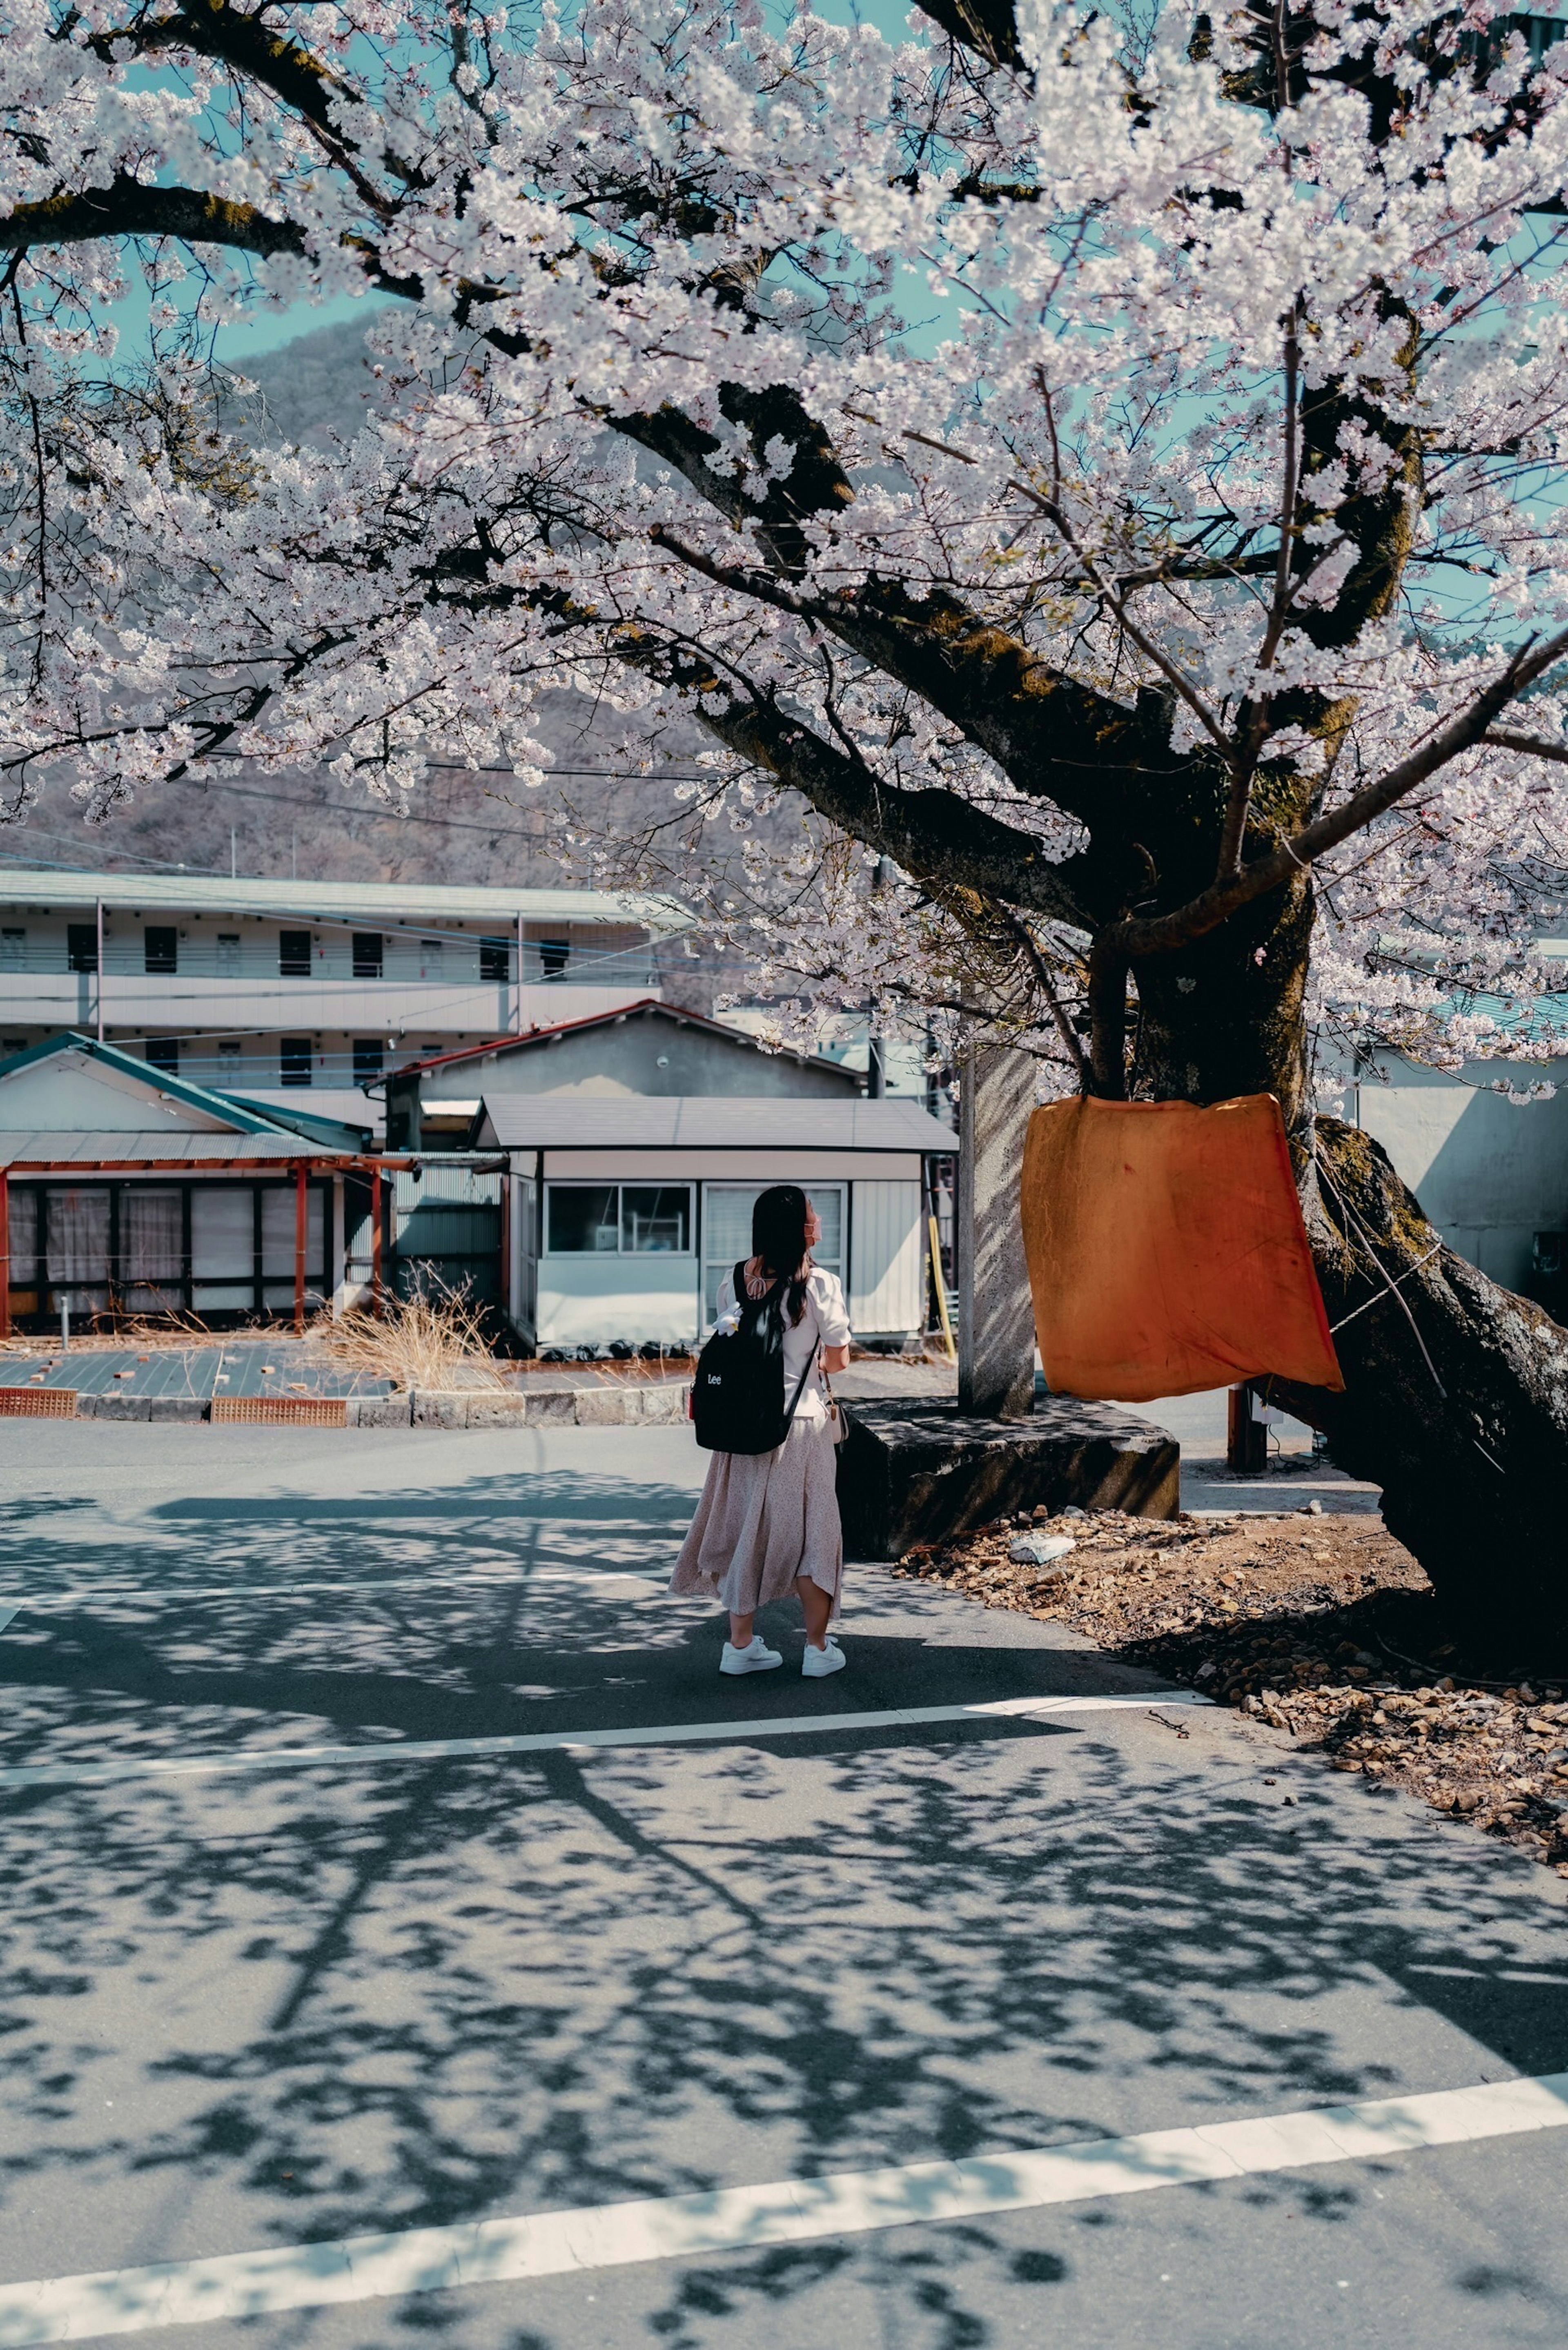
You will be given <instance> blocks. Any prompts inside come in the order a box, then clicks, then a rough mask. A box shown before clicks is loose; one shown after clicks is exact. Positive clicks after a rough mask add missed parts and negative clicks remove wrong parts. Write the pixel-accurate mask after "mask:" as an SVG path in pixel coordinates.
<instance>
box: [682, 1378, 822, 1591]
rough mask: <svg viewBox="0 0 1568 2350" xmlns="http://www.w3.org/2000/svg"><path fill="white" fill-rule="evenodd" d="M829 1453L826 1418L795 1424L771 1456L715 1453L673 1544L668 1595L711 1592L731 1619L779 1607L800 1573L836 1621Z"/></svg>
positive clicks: (762, 1453) (755, 1453) (804, 1420)
mask: <svg viewBox="0 0 1568 2350" xmlns="http://www.w3.org/2000/svg"><path fill="white" fill-rule="evenodd" d="M837 1461H838V1449H837V1447H836V1444H835V1443H834V1441H833V1434H832V1430H830V1428H829V1427H828V1424H827V1422H826V1419H796V1420H795V1421H794V1423H793V1424H792V1426H791V1428H790V1432H789V1434H788V1436H787V1437H786V1438H785V1439H784V1442H783V1443H782V1444H781V1445H780V1446H779V1447H778V1449H777V1451H774V1452H752V1453H748V1452H715V1453H714V1454H713V1455H712V1457H711V1460H710V1461H709V1463H708V1482H707V1483H706V1484H705V1485H704V1486H703V1488H702V1498H701V1501H700V1502H699V1503H698V1504H697V1514H696V1516H695V1517H694V1518H693V1519H692V1521H691V1530H690V1532H689V1533H688V1534H687V1536H686V1540H685V1541H684V1543H682V1544H681V1546H680V1557H679V1558H678V1559H677V1560H676V1562H675V1572H674V1574H673V1575H671V1577H670V1590H671V1591H672V1592H678V1593H691V1592H699V1591H709V1592H711V1593H712V1595H713V1596H714V1597H715V1598H716V1599H717V1600H718V1601H719V1603H720V1605H721V1607H726V1608H728V1609H729V1612H730V1614H731V1615H732V1616H749V1615H751V1614H752V1612H753V1609H754V1608H757V1607H767V1606H768V1605H769V1603H770V1602H771V1601H773V1600H774V1599H786V1598H788V1596H790V1588H791V1586H792V1585H793V1584H794V1581H795V1578H796V1576H797V1575H805V1576H808V1577H809V1579H810V1580H811V1581H812V1582H813V1583H815V1584H819V1585H820V1586H821V1587H822V1589H823V1590H824V1591H826V1592H828V1593H830V1594H831V1596H832V1599H833V1613H834V1615H835V1616H836V1615H837V1613H838V1591H839V1586H840V1584H841V1583H842V1582H843V1580H844V1529H843V1527H842V1526H841V1524H840V1523H839V1518H838V1492H837V1486H836V1473H837Z"/></svg>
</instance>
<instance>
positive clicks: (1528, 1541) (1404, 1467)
mask: <svg viewBox="0 0 1568 2350" xmlns="http://www.w3.org/2000/svg"><path fill="white" fill-rule="evenodd" d="M1316 1145H1317V1148H1316V1153H1315V1158H1314V1161H1313V1163H1311V1164H1310V1165H1309V1166H1308V1167H1307V1168H1306V1170H1304V1175H1303V1208H1304V1210H1305V1212H1306V1219H1307V1230H1308V1232H1309V1233H1310V1235H1311V1238H1312V1243H1313V1254H1314V1259H1315V1261H1316V1264H1317V1271H1318V1279H1319V1281H1320V1282H1321V1284H1322V1285H1323V1294H1324V1303H1325V1305H1327V1307H1328V1318H1329V1321H1330V1323H1331V1324H1338V1325H1340V1327H1339V1328H1337V1329H1336V1330H1335V1332H1334V1346H1335V1347H1336V1348H1337V1350H1338V1353H1339V1363H1340V1368H1341V1370H1342V1371H1343V1372H1344V1374H1345V1393H1344V1394H1343V1395H1330V1394H1327V1393H1325V1392H1324V1391H1323V1390H1321V1389H1316V1388H1314V1389H1309V1390H1285V1389H1282V1390H1281V1393H1280V1400H1281V1402H1282V1403H1283V1404H1285V1405H1286V1407H1287V1408H1288V1409H1295V1410H1296V1411H1298V1412H1299V1413H1301V1414H1302V1415H1303V1417H1304V1418H1306V1419H1309V1420H1311V1421H1312V1422H1313V1423H1314V1425H1315V1426H1317V1427H1320V1428H1322V1429H1323V1430H1324V1432H1325V1433H1326V1435H1327V1437H1328V1440H1329V1443H1330V1445H1331V1446H1332V1447H1333V1451H1334V1459H1335V1460H1336V1461H1338V1462H1339V1464H1340V1466H1341V1467H1342V1468H1344V1469H1346V1470H1348V1471H1350V1472H1351V1474H1352V1475H1354V1476H1358V1477H1366V1478H1371V1479H1374V1480H1375V1481H1376V1482H1377V1483H1378V1484H1380V1485H1381V1486H1382V1488H1383V1515H1384V1519H1385V1522H1386V1524H1387V1527H1388V1530H1389V1532H1390V1534H1395V1535H1397V1537H1398V1539H1399V1540H1400V1541H1401V1542H1402V1543H1403V1544H1405V1545H1406V1547H1407V1549H1408V1550H1409V1551H1411V1552H1412V1553H1413V1554H1414V1555H1415V1556H1416V1557H1417V1558H1418V1559H1419V1560H1420V1562H1421V1565H1423V1566H1424V1567H1425V1568H1426V1570H1427V1573H1428V1575H1429V1576H1430V1578H1431V1581H1432V1584H1433V1586H1434V1588H1435V1589H1436V1591H1437V1593H1438V1597H1439V1598H1440V1599H1441V1601H1442V1602H1443V1605H1444V1607H1445V1608H1446V1609H1447V1610H1448V1611H1449V1614H1450V1615H1451V1616H1452V1617H1454V1618H1455V1620H1456V1622H1458V1623H1460V1624H1462V1625H1463V1627H1464V1628H1465V1630H1466V1632H1467V1634H1468V1635H1469V1637H1470V1638H1478V1637H1479V1638H1483V1639H1484V1640H1485V1641H1486V1642H1487V1643H1488V1645H1489V1646H1490V1647H1492V1648H1494V1649H1495V1650H1496V1651H1497V1652H1498V1653H1499V1655H1500V1657H1501V1658H1503V1659H1509V1658H1511V1659H1516V1660H1518V1659H1523V1658H1526V1657H1527V1658H1528V1659H1530V1660H1531V1661H1532V1663H1533V1664H1535V1665H1536V1666H1538V1667H1540V1668H1542V1669H1545V1668H1552V1669H1560V1668H1561V1667H1562V1666H1563V1663H1564V1661H1568V1542H1565V1539H1564V1514H1563V1513H1564V1503H1565V1500H1568V1330H1563V1329H1562V1328H1560V1327H1559V1326H1558V1325H1557V1324H1556V1323H1555V1322H1553V1321H1552V1318H1551V1316H1550V1315H1547V1314H1544V1313H1542V1309H1541V1307H1540V1306H1539V1305H1532V1304H1531V1302H1530V1300H1529V1299H1528V1298H1523V1297H1516V1296H1514V1295H1512V1293H1511V1291H1509V1290H1506V1289H1502V1288H1500V1286H1499V1285H1498V1284H1497V1283H1496V1282H1495V1281H1489V1280H1488V1279H1487V1277H1486V1275H1485V1274H1483V1273H1480V1272H1478V1271H1477V1269H1476V1267H1475V1266H1474V1265H1472V1264H1470V1263H1467V1261H1466V1260H1465V1259H1464V1258H1463V1257H1461V1256H1459V1255H1457V1254H1456V1253H1455V1252H1454V1251H1453V1250H1452V1249H1450V1248H1449V1246H1448V1245H1447V1243H1445V1242H1443V1241H1441V1240H1439V1239H1438V1234H1437V1233H1436V1232H1434V1231H1433V1229H1432V1227H1431V1225H1430V1224H1428V1222H1427V1220H1426V1218H1425V1216H1424V1215H1423V1214H1422V1212H1421V1209H1420V1205H1419V1202H1418V1201H1417V1199H1416V1197H1415V1194H1414V1193H1413V1192H1411V1191H1408V1190H1407V1187H1406V1186H1405V1184H1404V1183H1402V1182H1401V1181H1400V1180H1399V1178H1398V1176H1397V1174H1396V1173H1395V1171H1394V1169H1393V1167H1392V1166H1391V1165H1390V1164H1389V1161H1388V1159H1387V1156H1386V1153H1385V1152H1384V1151H1383V1150H1382V1149H1380V1148H1379V1146H1378V1145H1377V1144H1376V1142H1374V1141H1373V1139H1372V1138H1371V1137H1370V1135H1367V1134H1364V1133H1362V1131H1361V1130H1360V1128H1357V1127H1350V1126H1345V1125H1343V1124H1341V1122H1340V1121H1339V1119H1337V1118H1318V1119H1317V1121H1316ZM1358 1308H1361V1309H1364V1310H1361V1311H1358V1310H1357V1309H1358ZM1347 1316H1354V1319H1346V1317H1347Z"/></svg>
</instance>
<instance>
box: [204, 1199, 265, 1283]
mask: <svg viewBox="0 0 1568 2350" xmlns="http://www.w3.org/2000/svg"><path fill="white" fill-rule="evenodd" d="M254 1201H255V1194H254V1191H252V1190H251V1188H250V1186H249V1184H245V1185H244V1186H241V1185H239V1184H228V1183H222V1184H220V1183H213V1184H207V1183H197V1184H195V1185H193V1186H192V1192H191V1269H192V1272H193V1273H194V1274H196V1276H197V1278H198V1279H199V1280H200V1279H202V1277H203V1276H204V1277H205V1278H206V1279H208V1280H210V1281H225V1280H226V1281H231V1282H232V1281H234V1280H235V1279H237V1278H242V1277H243V1278H244V1280H245V1281H249V1280H250V1278H251V1274H252V1272H253V1270H254V1263H255V1221H254V1219H255V1207H254ZM242 1302H248V1301H242Z"/></svg>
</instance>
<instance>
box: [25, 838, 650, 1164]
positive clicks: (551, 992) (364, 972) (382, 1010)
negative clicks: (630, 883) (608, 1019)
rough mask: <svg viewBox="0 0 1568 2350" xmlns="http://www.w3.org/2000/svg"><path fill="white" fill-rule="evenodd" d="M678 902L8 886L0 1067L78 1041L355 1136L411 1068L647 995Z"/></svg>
mask: <svg viewBox="0 0 1568 2350" xmlns="http://www.w3.org/2000/svg"><path fill="white" fill-rule="evenodd" d="M689 919H690V918H689V917H688V915H687V914H686V912H685V910H684V909H683V908H681V907H680V906H679V905H678V904H677V903H676V902H675V901H674V900H673V899H659V898H651V897H639V896H630V895H628V896H615V895H610V894H607V893H605V892H601V891H597V890H591V889H452V888H438V887H434V886H431V887H429V888H422V887H421V888H412V887H409V886H406V885H403V884H400V883H393V882H364V881H352V882H350V881H341V882H325V881H248V880H231V881H225V880H223V879H221V878H218V877H213V876H209V875H194V874H181V875H176V876H172V877H171V876H160V877H159V878H157V879H147V878H146V877H144V876H141V875H139V874H119V873H105V874H97V873H75V872H49V871H47V870H44V869H42V868H38V869H23V868H9V869H8V870H4V871H0V1055H7V1054H12V1053H16V1052H20V1051H22V1050H24V1049H25V1048H26V1046H28V1045H36V1044H41V1043H43V1042H45V1041H47V1039H49V1038H51V1037H53V1036H57V1035H60V1034H62V1033H63V1032H64V1031H66V1030H68V1029H74V1030H76V1031H78V1033H80V1034H82V1035H88V1036H97V1037H100V1038H101V1039H102V1040H103V1041H104V1042H106V1043H109V1044H112V1045H118V1046H119V1048H120V1050H121V1051H122V1052H126V1053H129V1054H130V1055H133V1056H135V1057H137V1058H139V1059H142V1060H145V1061H146V1062H148V1063H149V1064H150V1065H151V1066H153V1067H155V1068H160V1069H162V1070H165V1071H167V1072H169V1073H171V1074H175V1075H179V1076H183V1077H186V1078H189V1079H191V1080H192V1082H194V1083H195V1084H197V1085H201V1086H206V1087H213V1088H215V1089H217V1090H219V1091H222V1092H223V1093H230V1094H238V1095H241V1096H245V1097H251V1098H253V1099H257V1100H260V1101H263V1102H265V1101H266V1100H268V1099H269V1098H272V1099H276V1098H278V1097H284V1096H286V1097H287V1098H288V1099H290V1100H292V1101H295V1102H297V1101H298V1099H299V1089H300V1088H301V1087H310V1088H312V1090H313V1096H314V1097H315V1098H314V1099H313V1103H312V1107H319V1108H320V1109H322V1110H323V1111H325V1112H327V1113H329V1114H331V1113H336V1114H337V1115H340V1116H347V1117H351V1118H358V1119H359V1120H361V1121H363V1120H366V1119H367V1117H368V1110H369V1108H379V1105H370V1106H368V1104H367V1101H366V1097H365V1096H364V1095H363V1093H362V1092H361V1091H360V1090H359V1089H360V1088H361V1087H363V1086H365V1085H366V1084H367V1083H369V1081H370V1080H372V1079H374V1078H376V1077H379V1076H380V1075H381V1072H382V1070H383V1069H384V1068H385V1067H387V1066H390V1065H394V1064H395V1063H397V1062H398V1061H400V1060H402V1059H406V1058H408V1057H410V1056H411V1055H415V1054H419V1055H426V1054H431V1053H446V1052H452V1051H454V1050H456V1049H458V1048H459V1047H461V1046H462V1045H465V1044H478V1043H480V1042H482V1041H483V1040H484V1039H486V1038H488V1037H493V1036H501V1035H508V1034H511V1035H516V1034H519V1033H521V1032H522V1031H523V1030H524V1029H526V1028H530V1027H534V1026H550V1025H553V1024H556V1023H558V1022H560V1021H561V1020H563V1019H566V1018H575V1017H585V1016H587V1015H588V1014H593V1013H597V1012H605V1011H610V1010H613V1009H615V1008H617V1007H618V1005H620V1004H623V1003H630V1002H632V1001H634V1000H635V999H638V998H640V997H645V996H649V995H657V994H658V993H659V986H658V982H657V976H656V973H655V971H654V968H653V962H652V949H653V946H654V943H655V941H657V940H659V939H660V938H664V937H669V936H670V935H672V934H674V933H675V932H677V931H680V930H683V929H684V928H685V927H686V926H687V923H688V920H689Z"/></svg>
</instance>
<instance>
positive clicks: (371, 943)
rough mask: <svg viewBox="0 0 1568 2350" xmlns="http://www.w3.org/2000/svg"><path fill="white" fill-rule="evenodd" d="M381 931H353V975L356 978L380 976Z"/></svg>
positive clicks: (376, 977) (377, 977) (375, 977)
mask: <svg viewBox="0 0 1568 2350" xmlns="http://www.w3.org/2000/svg"><path fill="white" fill-rule="evenodd" d="M381 960H382V958H381V933H380V931H355V933H354V976H355V978H356V979H379V978H380V976H381Z"/></svg>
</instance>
